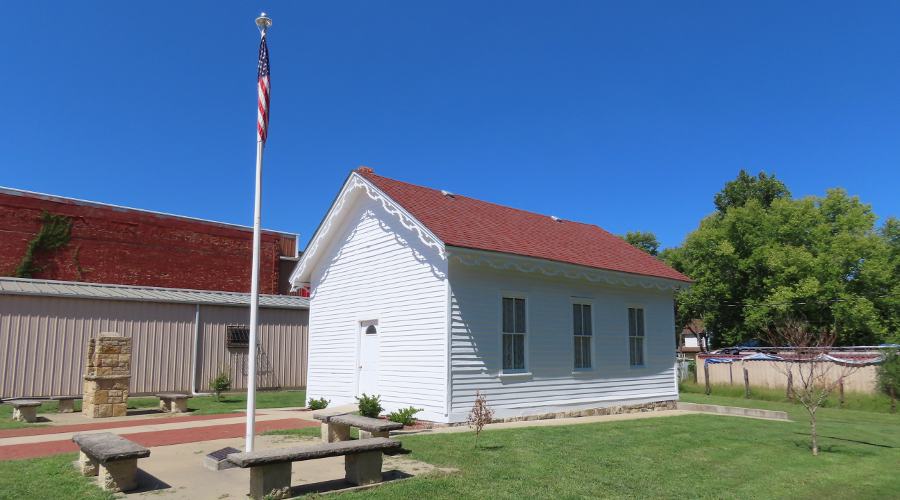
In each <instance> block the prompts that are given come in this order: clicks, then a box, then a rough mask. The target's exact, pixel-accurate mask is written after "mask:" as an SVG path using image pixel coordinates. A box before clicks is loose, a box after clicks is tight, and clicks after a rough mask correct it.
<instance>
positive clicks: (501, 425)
mask: <svg viewBox="0 0 900 500" xmlns="http://www.w3.org/2000/svg"><path fill="white" fill-rule="evenodd" d="M692 413H697V412H693V411H684V410H666V411H648V412H642V413H620V414H615V415H595V416H591V417H569V418H548V419H543V420H518V421H514V422H498V423H496V424H487V425H485V426H484V428H485V429H486V430H495V429H521V428H525V427H551V426H558V425H580V424H593V423H598V422H618V421H621V420H643V419H647V418H664V417H676V416H679V415H690V414H692ZM447 432H472V429H471V428H469V427H468V426H467V425H455V426H452V427H434V428H431V429H421V430H413V431H396V432H391V436H392V437H393V436H402V435H409V434H442V433H447Z"/></svg>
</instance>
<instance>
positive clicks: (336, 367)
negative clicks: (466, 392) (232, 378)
mask: <svg viewBox="0 0 900 500" xmlns="http://www.w3.org/2000/svg"><path fill="white" fill-rule="evenodd" d="M356 194H357V198H355V199H354V200H352V201H351V202H350V203H351V204H350V205H349V206H348V207H346V211H345V212H344V214H345V215H344V216H343V217H342V220H341V221H336V222H335V224H336V226H335V227H334V228H333V229H332V231H335V232H334V238H333V239H332V243H331V245H330V248H328V249H327V250H326V251H325V253H324V254H323V255H324V256H323V257H322V258H321V259H319V260H318V264H317V267H316V268H315V269H314V270H313V272H312V287H313V291H314V292H313V296H312V298H311V306H310V338H309V373H308V391H309V395H310V397H313V398H317V397H325V398H327V399H330V400H331V401H332V405H337V404H346V403H353V402H355V399H354V398H355V396H357V395H358V389H357V376H358V370H359V368H358V367H359V361H358V355H359V354H358V349H359V338H358V336H359V322H360V321H362V320H370V319H377V320H378V322H379V323H378V332H379V333H378V335H379V339H380V340H379V342H380V344H379V345H380V349H379V358H378V377H377V379H378V380H377V386H378V391H377V392H378V394H380V395H381V399H382V403H383V405H384V406H385V408H386V409H388V410H394V409H397V408H400V407H406V406H415V407H417V408H422V409H423V410H424V411H423V412H422V413H420V414H418V415H417V416H418V417H419V418H423V419H428V420H437V421H443V420H446V407H447V369H446V366H447V288H446V275H447V263H446V261H445V260H443V259H442V258H441V257H440V255H439V254H438V253H437V251H436V250H435V249H434V248H429V247H426V246H425V245H423V244H422V243H421V242H420V240H419V239H418V236H417V235H416V234H415V233H413V232H411V231H409V230H407V229H406V228H404V227H403V225H402V224H400V223H399V221H398V220H397V219H396V218H395V217H394V216H393V215H391V214H389V213H387V212H386V211H385V210H384V209H383V208H382V206H381V204H380V203H376V202H373V201H372V200H370V199H369V198H368V197H367V196H365V194H363V193H361V190H359V191H357V192H356Z"/></svg>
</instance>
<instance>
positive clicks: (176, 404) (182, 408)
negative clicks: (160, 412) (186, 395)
mask: <svg viewBox="0 0 900 500" xmlns="http://www.w3.org/2000/svg"><path fill="white" fill-rule="evenodd" d="M169 407H170V408H171V411H172V413H186V412H187V411H188V410H187V399H175V400H173V401H172V404H171V405H170V406H169Z"/></svg>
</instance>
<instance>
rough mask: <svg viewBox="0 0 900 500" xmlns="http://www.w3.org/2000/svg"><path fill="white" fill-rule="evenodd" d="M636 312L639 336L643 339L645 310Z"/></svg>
mask: <svg viewBox="0 0 900 500" xmlns="http://www.w3.org/2000/svg"><path fill="white" fill-rule="evenodd" d="M635 312H636V315H637V335H639V336H641V337H643V336H644V310H643V309H637V310H636V311H635Z"/></svg>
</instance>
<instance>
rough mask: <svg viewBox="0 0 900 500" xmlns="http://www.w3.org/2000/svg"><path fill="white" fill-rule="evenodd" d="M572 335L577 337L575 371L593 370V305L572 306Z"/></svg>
mask: <svg viewBox="0 0 900 500" xmlns="http://www.w3.org/2000/svg"><path fill="white" fill-rule="evenodd" d="M572 333H573V335H574V336H575V369H576V370H589V369H590V368H591V336H592V335H593V333H594V332H593V328H592V326H591V305H590V304H582V303H577V304H572Z"/></svg>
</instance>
